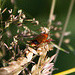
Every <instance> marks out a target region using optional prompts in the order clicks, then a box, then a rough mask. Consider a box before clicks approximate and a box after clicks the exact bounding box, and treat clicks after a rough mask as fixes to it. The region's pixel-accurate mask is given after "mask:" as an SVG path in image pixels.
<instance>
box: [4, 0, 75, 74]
mask: <svg viewBox="0 0 75 75" xmlns="http://www.w3.org/2000/svg"><path fill="white" fill-rule="evenodd" d="M51 2H52V0H16V1H15V8H14V5H13V4H11V2H10V0H5V2H4V4H3V8H5V7H7V9H11V8H13V9H16V10H15V11H14V14H16V11H17V10H18V9H22V10H23V12H24V13H25V14H26V16H27V17H28V18H35V19H36V20H38V21H39V23H40V24H39V25H38V26H34V27H33V26H32V25H30V24H29V25H28V27H29V28H31V29H32V30H34V31H36V32H38V31H37V29H39V27H41V26H47V24H48V18H49V13H50V8H51ZM70 2H71V0H56V5H55V10H54V14H55V15H56V19H55V22H56V21H61V22H62V27H63V26H64V23H65V20H66V16H67V13H68V8H69V5H70ZM6 14H7V15H6ZM8 16H9V14H8V13H7V12H6V13H5V14H4V18H5V19H7V18H8ZM13 27H14V26H13ZM11 29H12V27H11V28H10V30H11ZM16 29H17V28H16V27H14V28H13V29H12V34H13V35H15V32H16ZM66 31H71V35H69V36H67V37H64V39H65V38H69V39H70V40H71V41H70V43H69V45H70V46H72V47H73V51H71V50H70V49H69V48H68V46H67V45H66V44H64V43H63V44H62V48H64V49H66V50H68V51H69V52H70V53H69V54H66V53H64V52H62V51H60V53H59V56H58V59H57V61H56V63H55V67H56V68H58V70H56V71H54V73H58V72H61V71H64V70H67V69H70V68H73V67H75V3H74V6H73V10H72V13H71V16H70V20H69V23H68V27H67V30H66ZM52 37H53V39H54V40H55V41H56V44H58V42H59V39H56V38H55V37H54V36H52ZM5 39H6V38H5ZM6 41H7V42H10V41H11V40H9V39H6ZM54 52H55V51H54ZM69 75H75V73H72V74H69Z"/></svg>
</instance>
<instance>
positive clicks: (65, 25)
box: [54, 0, 74, 63]
mask: <svg viewBox="0 0 75 75" xmlns="http://www.w3.org/2000/svg"><path fill="white" fill-rule="evenodd" d="M73 5H74V0H71V3H70V7H69V10H68V14H67V17H66V20H65V24H64V28H63V32H62V35H61V38H60V41H59V47H60V46H61V44H62V41H63V38H64V33H65V31H66V28H67V26H68V22H69V19H70V15H71V12H72V8H73ZM56 54H57V56H56V57H55V59H54V63H55V62H56V59H57V57H58V54H59V49H57V51H56Z"/></svg>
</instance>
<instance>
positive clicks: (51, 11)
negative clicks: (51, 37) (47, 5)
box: [48, 0, 56, 30]
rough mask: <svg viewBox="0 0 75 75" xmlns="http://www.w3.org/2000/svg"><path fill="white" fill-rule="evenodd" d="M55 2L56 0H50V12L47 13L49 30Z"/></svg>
mask: <svg viewBox="0 0 75 75" xmlns="http://www.w3.org/2000/svg"><path fill="white" fill-rule="evenodd" d="M55 2H56V0H52V5H51V10H50V14H49V22H48V28H49V30H50V26H51V24H52V16H53V13H54V8H55Z"/></svg>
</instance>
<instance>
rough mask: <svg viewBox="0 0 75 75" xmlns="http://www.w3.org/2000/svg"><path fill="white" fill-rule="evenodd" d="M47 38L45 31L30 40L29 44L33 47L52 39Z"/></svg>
mask: <svg viewBox="0 0 75 75" xmlns="http://www.w3.org/2000/svg"><path fill="white" fill-rule="evenodd" d="M47 38H48V34H47V33H40V34H39V35H37V36H36V37H35V38H34V39H33V40H31V43H30V46H32V47H35V46H38V45H39V44H42V43H45V42H50V41H52V39H48V40H47Z"/></svg>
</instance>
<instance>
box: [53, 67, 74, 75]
mask: <svg viewBox="0 0 75 75" xmlns="http://www.w3.org/2000/svg"><path fill="white" fill-rule="evenodd" d="M73 72H75V68H71V69H69V70H66V71H63V72H60V73H57V74H54V75H66V74H70V73H73Z"/></svg>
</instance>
